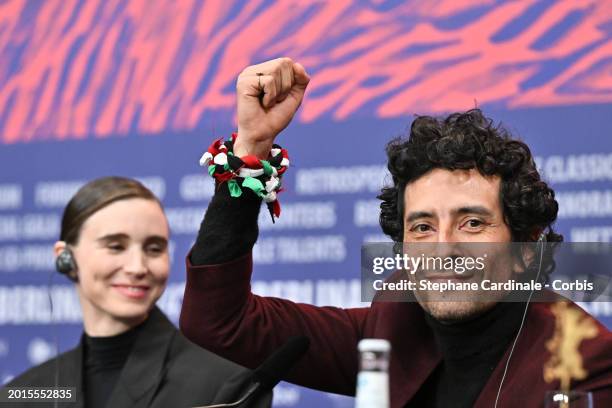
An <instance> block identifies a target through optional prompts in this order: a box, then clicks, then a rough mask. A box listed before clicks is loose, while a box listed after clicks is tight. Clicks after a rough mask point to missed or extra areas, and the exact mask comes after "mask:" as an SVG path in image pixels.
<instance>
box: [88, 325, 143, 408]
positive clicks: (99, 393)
mask: <svg viewBox="0 0 612 408" xmlns="http://www.w3.org/2000/svg"><path fill="white" fill-rule="evenodd" d="M140 327H142V325H139V326H137V327H134V328H132V329H130V330H128V331H126V332H124V333H121V334H118V335H116V336H111V337H91V336H88V335H87V334H84V335H83V344H84V359H83V373H84V383H83V386H84V395H85V407H86V408H104V407H105V406H106V403H107V402H108V398H109V397H110V395H111V393H112V391H113V389H114V388H115V384H116V383H117V380H118V379H119V374H120V373H121V369H122V368H123V366H124V365H125V362H126V360H127V358H128V355H129V354H130V351H131V349H132V345H133V344H134V341H135V340H136V337H137V335H138V332H139V329H140Z"/></svg>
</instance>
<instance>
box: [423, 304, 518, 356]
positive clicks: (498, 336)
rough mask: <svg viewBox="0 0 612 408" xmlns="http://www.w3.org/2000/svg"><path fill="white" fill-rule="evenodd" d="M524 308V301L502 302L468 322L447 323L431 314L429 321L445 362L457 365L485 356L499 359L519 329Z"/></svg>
mask: <svg viewBox="0 0 612 408" xmlns="http://www.w3.org/2000/svg"><path fill="white" fill-rule="evenodd" d="M524 308H525V304H524V303H511V302H502V303H498V304H496V305H495V306H494V307H492V308H491V309H489V310H487V311H486V312H484V313H482V314H481V315H478V316H477V317H475V318H472V319H469V320H465V321H460V322H453V323H446V322H444V323H443V322H440V321H438V320H436V319H435V318H433V317H432V316H431V315H429V314H427V313H426V314H425V320H426V321H427V324H428V325H429V327H431V329H432V330H433V333H434V336H435V339H436V343H437V346H438V349H439V350H440V352H441V353H442V357H443V359H444V361H445V362H446V363H447V364H451V365H454V364H453V363H459V364H460V363H461V362H465V363H470V361H473V360H474V359H476V358H478V357H485V356H488V357H497V359H499V358H500V357H501V355H502V354H503V352H504V351H505V350H506V348H507V347H508V345H509V344H510V342H511V341H512V340H513V339H514V336H515V335H516V333H517V331H518V328H519V325H520V322H521V319H522V317H523V312H524Z"/></svg>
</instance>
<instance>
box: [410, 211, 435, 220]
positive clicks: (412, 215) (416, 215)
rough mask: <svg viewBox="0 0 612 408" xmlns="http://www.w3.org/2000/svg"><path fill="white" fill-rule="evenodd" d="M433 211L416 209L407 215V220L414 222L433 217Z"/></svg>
mask: <svg viewBox="0 0 612 408" xmlns="http://www.w3.org/2000/svg"><path fill="white" fill-rule="evenodd" d="M433 216H434V215H433V213H430V212H427V211H414V212H411V213H409V214H408V215H407V216H406V222H413V221H416V220H418V219H421V218H433Z"/></svg>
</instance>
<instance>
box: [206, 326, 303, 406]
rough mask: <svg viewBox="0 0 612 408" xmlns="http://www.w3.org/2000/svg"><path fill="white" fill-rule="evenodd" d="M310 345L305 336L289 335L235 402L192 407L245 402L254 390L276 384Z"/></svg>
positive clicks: (262, 365) (269, 388) (253, 375)
mask: <svg viewBox="0 0 612 408" xmlns="http://www.w3.org/2000/svg"><path fill="white" fill-rule="evenodd" d="M308 347H310V339H309V338H308V337H306V336H296V337H291V338H290V339H289V340H287V342H286V343H285V344H283V346H282V347H281V348H279V349H278V350H276V351H275V352H274V353H272V355H271V356H270V357H268V358H267V359H266V361H264V362H263V363H262V364H261V365H260V366H259V367H257V368H256V369H255V370H254V371H253V374H252V384H251V386H250V387H249V389H248V390H247V391H246V392H245V393H244V394H243V396H242V397H241V398H240V399H238V400H237V401H235V402H231V403H226V404H215V405H202V406H198V407H194V408H229V407H237V406H239V405H240V404H242V403H243V402H245V401H246V400H247V399H249V397H251V396H252V395H253V394H255V392H256V391H268V390H271V389H272V388H274V387H275V386H276V384H278V383H279V382H280V381H281V380H282V379H283V377H284V376H285V375H286V374H287V373H288V372H289V370H290V369H291V368H292V367H293V365H294V364H295V363H296V362H297V361H298V360H299V359H300V358H301V357H302V356H303V355H304V354H306V351H307V350H308Z"/></svg>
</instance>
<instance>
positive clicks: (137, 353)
mask: <svg viewBox="0 0 612 408" xmlns="http://www.w3.org/2000/svg"><path fill="white" fill-rule="evenodd" d="M176 333H177V330H176V328H175V327H174V326H173V325H172V323H170V322H169V321H168V319H167V318H166V316H164V315H163V313H162V312H161V311H160V310H159V309H158V308H157V306H156V307H154V308H153V310H151V314H150V316H149V318H148V319H147V321H146V322H145V323H144V326H143V327H142V330H141V331H140V333H139V334H138V337H137V338H136V340H135V342H134V345H133V346H132V351H131V352H130V355H129V356H128V359H127V361H126V362H125V366H124V367H123V369H122V370H121V374H120V375H119V380H118V381H117V385H116V386H115V389H114V390H113V392H112V394H111V396H110V397H109V401H108V403H107V406H108V407H134V408H139V407H148V406H149V405H150V401H151V400H152V398H153V397H154V395H155V392H156V390H157V386H158V385H159V382H160V381H161V379H162V378H163V375H164V372H165V370H164V366H165V362H166V359H167V355H168V352H169V348H170V344H171V343H172V339H173V338H174V336H175V335H176Z"/></svg>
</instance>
